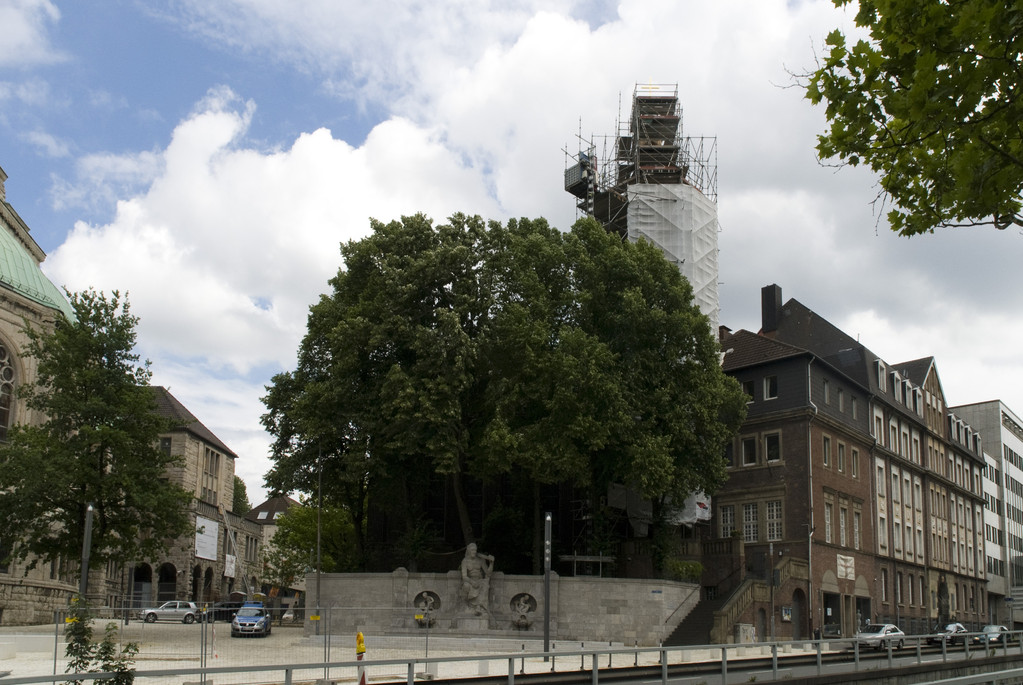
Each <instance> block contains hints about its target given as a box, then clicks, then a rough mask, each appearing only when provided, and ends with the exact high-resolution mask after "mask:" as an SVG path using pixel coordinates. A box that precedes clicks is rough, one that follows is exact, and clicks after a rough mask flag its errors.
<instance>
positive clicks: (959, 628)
mask: <svg viewBox="0 0 1023 685" xmlns="http://www.w3.org/2000/svg"><path fill="white" fill-rule="evenodd" d="M967 632H968V631H967V630H966V626H964V625H963V624H962V623H955V622H953V623H946V624H944V625H936V626H934V631H933V633H932V634H931V635H929V636H928V637H927V643H928V644H932V645H940V644H941V643H942V642H945V643H948V644H950V645H955V644H962V643H963V642H964V641H965V640H966V634H967Z"/></svg>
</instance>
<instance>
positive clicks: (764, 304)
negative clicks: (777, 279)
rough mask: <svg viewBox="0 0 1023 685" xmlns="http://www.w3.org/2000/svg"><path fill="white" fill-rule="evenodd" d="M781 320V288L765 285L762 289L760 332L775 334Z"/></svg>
mask: <svg viewBox="0 0 1023 685" xmlns="http://www.w3.org/2000/svg"><path fill="white" fill-rule="evenodd" d="M780 318H781V287H780V286H778V285H774V284H772V285H765V286H764V287H763V288H761V289H760V332H761V333H765V334H766V333H773V332H775V331H777V330H778V321H779V319H780Z"/></svg>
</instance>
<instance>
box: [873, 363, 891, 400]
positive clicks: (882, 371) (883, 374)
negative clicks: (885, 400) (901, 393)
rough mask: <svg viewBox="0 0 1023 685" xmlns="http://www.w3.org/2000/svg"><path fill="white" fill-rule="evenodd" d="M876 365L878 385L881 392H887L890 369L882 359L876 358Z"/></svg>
mask: <svg viewBox="0 0 1023 685" xmlns="http://www.w3.org/2000/svg"><path fill="white" fill-rule="evenodd" d="M874 365H875V369H876V371H877V387H878V388H879V389H880V390H881V392H885V391H886V389H887V388H886V387H885V385H886V380H887V378H888V369H887V368H885V365H884V362H883V361H881V360H880V359H878V360H876V361H875V362H874Z"/></svg>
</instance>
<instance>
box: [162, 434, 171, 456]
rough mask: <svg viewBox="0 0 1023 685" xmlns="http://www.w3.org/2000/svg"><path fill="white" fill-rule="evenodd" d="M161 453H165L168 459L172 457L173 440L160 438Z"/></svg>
mask: <svg viewBox="0 0 1023 685" xmlns="http://www.w3.org/2000/svg"><path fill="white" fill-rule="evenodd" d="M160 451H161V452H163V453H164V454H166V455H167V456H168V457H169V456H170V453H171V439H170V438H160Z"/></svg>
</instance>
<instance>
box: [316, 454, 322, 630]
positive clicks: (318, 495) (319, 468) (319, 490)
mask: <svg viewBox="0 0 1023 685" xmlns="http://www.w3.org/2000/svg"><path fill="white" fill-rule="evenodd" d="M322 510H323V466H322V465H321V464H320V452H319V451H317V453H316V634H317V635H319V634H320V621H321V619H322V618H323V617H322V616H321V615H320V538H321V526H320V516H321V512H322Z"/></svg>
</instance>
